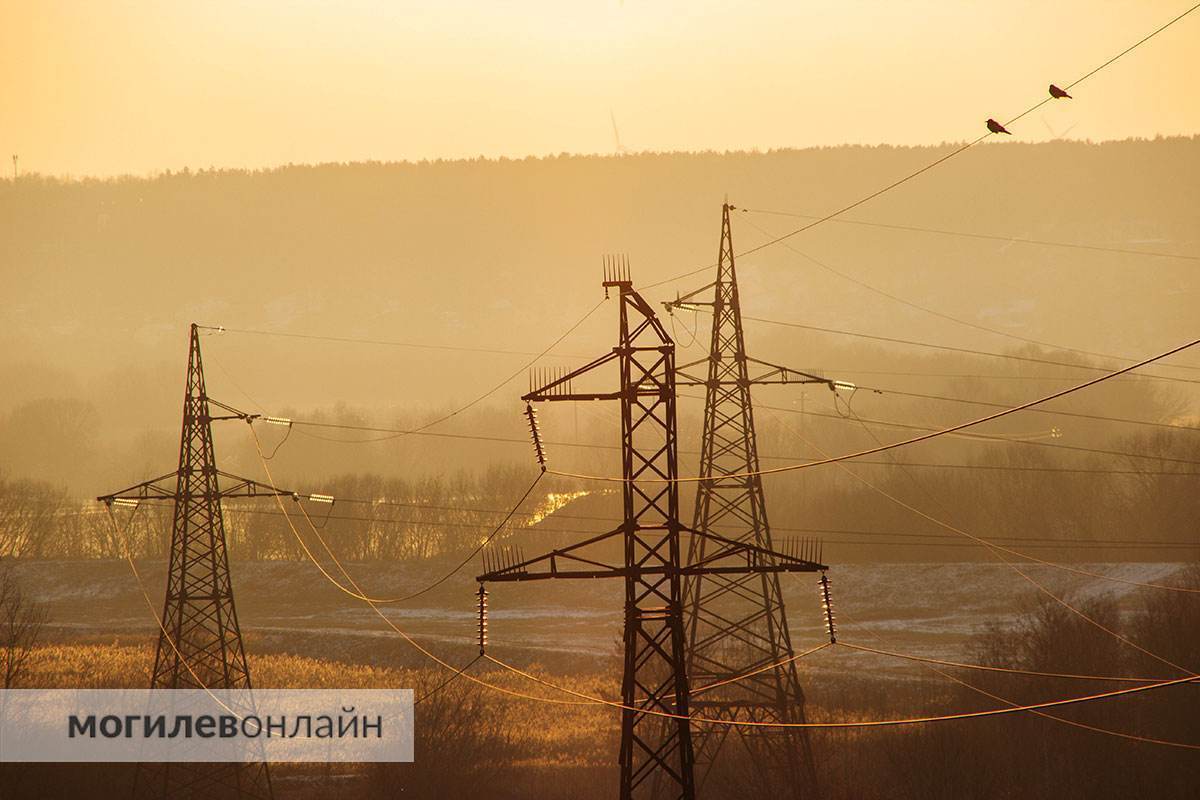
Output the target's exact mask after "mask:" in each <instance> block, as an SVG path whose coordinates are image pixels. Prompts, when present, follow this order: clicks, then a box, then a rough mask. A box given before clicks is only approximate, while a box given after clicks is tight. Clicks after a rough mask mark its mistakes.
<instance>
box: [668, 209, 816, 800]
mask: <svg viewBox="0 0 1200 800" xmlns="http://www.w3.org/2000/svg"><path fill="white" fill-rule="evenodd" d="M731 208H732V207H731V206H730V205H729V204H728V203H725V204H724V205H723V206H722V210H721V246H720V254H719V256H718V259H717V278H716V280H715V281H714V282H713V283H711V284H708V285H707V286H704V287H701V288H700V289H697V290H696V291H694V292H691V293H689V294H687V295H685V296H682V297H679V298H678V299H676V300H674V301H672V302H669V303H666V304H665V305H666V307H667V309H668V311H673V310H674V309H675V308H692V307H697V306H709V307H711V311H712V315H713V322H712V340H711V344H710V345H709V352H708V356H707V357H705V358H704V359H701V360H698V361H695V362H693V363H691V364H684V365H682V366H681V367H679V375H678V378H677V380H676V383H677V385H679V386H703V387H705V390H706V394H705V403H704V435H703V439H702V444H701V455H700V473H699V474H700V477H701V478H703V480H701V481H700V482H699V484H698V485H697V489H696V507H695V514H694V516H693V522H692V525H693V527H694V528H695V529H696V530H702V531H714V532H717V533H720V534H722V535H724V536H726V537H728V538H729V539H732V540H734V541H738V542H746V543H749V544H753V545H755V546H756V547H761V548H763V549H765V550H772V549H773V548H774V545H773V543H772V540H771V528H770V525H769V524H768V522H767V509H766V503H765V501H764V498H763V486H762V477H761V476H760V475H758V474H755V473H757V472H758V469H759V461H758V445H757V443H756V440H755V432H754V408H753V404H752V402H751V397H750V387H751V386H752V385H764V384H783V383H824V384H827V385H829V386H830V388H833V383H832V382H831V381H829V380H826V379H825V378H823V377H820V376H817V375H813V374H810V373H807V372H803V371H800V370H794V369H789V368H787V367H782V366H779V365H777V364H770V363H767V362H765V361H759V360H758V359H754V358H750V357H749V356H747V355H746V341H745V336H744V334H743V331H742V311H741V304H740V301H739V297H738V283H737V272H736V269H735V266H734V256H733V235H732V231H731V229H730V224H729V212H730V209H731ZM710 290H711V295H708V292H709V291H710ZM706 296H711V297H712V300H702V299H699V298H702V297H706ZM705 366H706V367H707V372H706V374H705V375H703V376H694V375H692V374H690V373H691V371H692V370H698V369H699V368H702V367H705ZM710 547H711V542H710V540H709V539H708V538H707V537H693V538H692V540H691V549H690V551H689V553H688V561H689V562H690V563H699V562H703V561H704V560H705V558H706V557H707V555H708V550H709V548H710ZM684 598H685V602H686V605H687V610H688V616H687V663H688V672H689V674H690V676H691V678H692V680H693V681H701V682H705V683H720V682H722V681H727V680H728V679H729V678H732V677H734V676H737V675H744V674H746V673H747V672H752V671H754V670H759V669H761V668H763V667H766V666H767V665H770V664H780V666H777V667H775V668H774V669H766V670H764V671H762V672H759V673H757V674H755V675H754V676H753V677H751V678H748V679H746V680H742V681H737V682H731V683H728V684H725V685H722V686H721V687H720V688H719V689H718V690H716V691H714V692H712V693H710V694H708V695H706V696H705V697H704V698H702V699H700V698H698V699H696V700H695V701H694V702H693V704H692V707H693V708H695V709H697V710H702V711H703V712H704V714H705V715H706V716H709V717H716V718H720V719H729V720H753V721H759V722H803V721H805V714H804V692H803V690H802V689H801V688H800V680H799V676H798V674H797V669H796V663H795V661H787V659H788V658H789V657H790V656H792V655H793V650H792V642H791V636H790V634H789V632H788V623H787V614H786V612H785V610H784V603H783V594H782V592H781V591H780V587H779V576H778V575H777V574H775V573H771V572H763V573H757V574H754V573H741V574H738V573H723V574H715V575H707V574H699V575H690V576H688V578H687V580H686V582H685V585H684ZM783 662H786V663H783ZM729 734H730V729H729V727H728V726H726V727H723V728H719V727H718V726H704V727H702V728H700V729H699V730H697V732H696V734H695V736H694V747H695V754H696V767H697V774H698V781H699V788H701V789H702V788H703V787H704V785H705V783H706V779H707V778H709V777H710V776H714V777H715V775H714V767H715V766H717V765H718V764H719V761H718V753H719V752H720V751H721V749H722V746H723V744H724V743H725V742H726V740H727V739H728V737H729ZM735 736H736V737H737V738H738V739H739V740H740V741H741V743H742V744H743V745H744V747H745V751H746V753H747V754H748V756H749V758H750V760H751V763H752V764H753V765H754V769H752V770H748V771H746V770H743V771H742V772H739V773H737V774H732V775H731V774H728V773H726V775H725V777H726V780H730V781H736V782H738V784H739V785H741V786H743V787H745V785H746V781H747V780H749V781H751V782H752V783H756V784H758V785H757V786H755V787H754V788H755V789H756V791H755V793H756V794H762V795H763V796H768V795H769V796H780V795H782V796H790V797H792V798H797V799H798V798H802V797H804V798H810V797H812V796H814V795H815V794H816V793H817V786H816V771H815V769H814V766H813V756H812V750H811V748H810V746H809V741H808V735H807V733H806V732H805V730H804V729H803V728H770V727H737V729H736V734H735ZM764 766H766V767H769V769H764ZM718 772H719V771H718Z"/></svg>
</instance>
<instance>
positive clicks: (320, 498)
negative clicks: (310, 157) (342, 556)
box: [250, 427, 546, 605]
mask: <svg viewBox="0 0 1200 800" xmlns="http://www.w3.org/2000/svg"><path fill="white" fill-rule="evenodd" d="M250 433H251V435H252V436H253V437H254V446H255V448H256V449H257V450H258V455H259V459H260V460H261V461H262V465H263V470H264V471H265V472H266V474H267V477H268V478H269V479H270V480H274V478H272V477H271V469H270V467H269V466H268V465H267V462H266V459H265V458H263V451H262V442H260V441H259V438H258V434H257V433H255V431H254V428H253V427H251V428H250ZM545 474H546V473H545V472H539V473H538V475H537V477H536V478H534V480H533V483H531V484H529V488H528V489H526V490H525V493H524V494H522V495H521V498H520V499H519V500H518V501H517V502H516V504H515V505H514V506H513V507H512V509H510V510H509V512H508V514H507V515H506V516H505V517H504V519H502V520H501V521H500V524H498V525H497V526H496V527H495V529H494V530H492V532H491V533H489V534H488V535H487V536H486V537H485V538H484V539H483V541H482V542H480V543H479V544H478V545H477V546H476V547H475V549H474V550H472V551H471V553H470V554H469V555H468V556H467V557H466V558H464V559H463V560H462V561H460V562H459V563H458V565H457V566H455V567H454V568H453V569H452V570H450V571H449V572H447V573H445V574H444V575H442V576H441V577H440V578H438V579H437V580H435V581H434V582H433V583H430V584H429V585H427V586H425V587H424V588H422V589H419V590H418V591H415V592H412V593H411V594H406V595H403V596H401V597H369V596H367V595H365V594H362V593H361V590H359V589H358V584H357V583H356V582H355V581H354V579H353V578H351V577H350V575H349V574H348V573H347V572H346V570H345V569H344V568H343V567H342V565H341V562H340V561H339V560H338V558H337V556H336V555H334V553H333V551H332V550H331V549H330V547H329V545H328V544H326V542H325V540H324V538H322V537H321V536H320V534H319V531H320V528H318V527H317V526H316V524H315V523H313V521H312V517H311V516H309V513H308V511H307V509H305V508H304V504H303V503H301V502H299V497H298V496H293V499H295V500H296V506H297V507H298V508H299V509H300V513H301V514H303V515H304V518H305V519H306V520H308V523H309V525H310V526H311V527H312V529H313V531H314V532H318V533H317V540H318V541H319V542H320V543H321V545H322V547H323V548H324V550H325V552H326V553H327V554H328V555H329V557H330V559H331V560H332V561H333V563H334V564H336V565H337V566H338V569H339V570H341V572H342V574H343V575H344V576H345V577H346V579H347V580H348V581H349V583H350V585H351V586H353V587H354V590H351V589H349V588H347V587H346V586H345V585H343V584H342V583H340V582H339V581H337V579H335V578H334V577H333V576H332V575H330V574H329V573H328V572H325V570H324V568H322V572H325V575H326V577H328V578H329V579H330V580H331V581H333V582H334V584H335V585H336V586H337V587H338V588H339V589H341V590H342V591H343V592H345V593H346V594H349V595H350V596H351V597H354V598H356V599H358V600H362V601H363V602H366V603H371V604H372V605H390V604H392V603H403V602H405V601H406V600H412V599H413V598H416V597H420V596H421V595H423V594H425V593H426V592H429V591H431V590H432V589H434V588H436V587H438V586H440V585H441V584H443V583H445V582H446V581H447V580H449V579H450V578H451V577H452V576H454V575H456V574H457V573H458V572H459V571H460V570H461V569H462V568H463V567H465V566H466V565H467V564H469V563H470V562H471V560H472V559H474V558H475V556H477V555H479V553H480V551H482V550H483V548H484V547H485V546H487V544H488V543H490V542H491V541H492V539H494V538H496V536H498V535H499V534H500V532H501V531H503V530H504V528H505V526H506V525H507V524H508V521H509V520H511V519H512V518H513V515H514V514H516V513H517V511H518V510H519V509H520V507H521V505H522V504H524V502H525V500H526V499H527V498H528V497H529V495H530V494H532V493H533V490H534V488H536V487H537V485H538V483H539V482H541V480H542V478H543V477H544V475H545ZM272 485H274V484H272ZM326 498H327V499H326ZM308 499H309V500H315V501H316V502H328V503H330V505H331V506H332V503H333V498H332V497H330V496H329V495H310V496H309V498H308ZM275 500H276V502H277V503H278V504H279V508H280V510H281V511H283V512H284V517H285V518H286V519H287V520H288V525H289V527H291V517H290V515H288V514H287V510H286V509H285V508H284V506H283V501H282V500H281V499H280V498H279V496H278V495H275ZM292 530H293V532H294V533H296V535H297V540H298V541H299V542H300V545H301V547H302V548H303V549H304V552H305V553H306V554H307V555H308V556H309V558H310V560H312V561H313V562H314V563H317V562H316V559H314V558H313V556H312V551H311V550H309V548H308V546H307V545H306V544H305V543H304V540H303V538H301V537H300V536H299V532H298V531H296V530H295V528H292ZM318 566H320V564H318Z"/></svg>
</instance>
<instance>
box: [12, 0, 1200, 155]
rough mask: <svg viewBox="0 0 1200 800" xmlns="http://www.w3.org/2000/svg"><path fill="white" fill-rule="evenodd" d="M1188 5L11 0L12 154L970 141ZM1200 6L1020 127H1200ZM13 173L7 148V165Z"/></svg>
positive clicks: (1171, 1)
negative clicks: (1199, 79) (1199, 81)
mask: <svg viewBox="0 0 1200 800" xmlns="http://www.w3.org/2000/svg"><path fill="white" fill-rule="evenodd" d="M1189 4H1190V0H1136V1H1135V2H1126V1H1124V0H1121V1H1116V0H1114V1H1111V2H1105V1H1103V0H1056V2H1051V3H1046V2H1005V3H996V2H977V1H976V0H956V2H946V0H940V1H931V0H911V1H910V2H895V0H889V1H887V2H883V1H876V0H836V1H834V0H830V1H829V2H813V1H812V0H809V1H808V2H795V0H762V1H760V2H745V3H729V2H710V0H688V2H648V1H645V0H624V2H620V1H619V0H605V1H604V2H583V1H581V2H569V3H563V2H550V1H546V2H542V1H541V0H538V1H531V2H466V1H465V0H442V1H441V2H436V3H406V2H382V0H379V1H377V2H369V1H368V0H287V1H286V2H285V0H249V1H247V0H242V1H241V2H233V1H231V0H213V1H212V2H206V3H191V2H183V1H182V0H171V1H169V2H162V0H99V1H98V2H84V1H83V0H39V2H36V3H33V2H28V0H0V154H4V162H8V155H9V154H13V153H16V154H19V156H20V162H19V165H20V168H21V169H22V170H23V171H25V170H29V171H36V172H41V173H44V174H54V175H72V176H77V177H78V176H86V175H97V176H107V175H115V174H125V173H131V174H138V175H143V174H153V173H155V172H158V171H162V170H166V169H180V168H183V167H185V166H187V167H190V168H193V169H197V168H203V167H210V166H216V167H249V168H257V167H269V166H275V165H279V164H286V163H289V162H292V163H313V162H329V161H364V160H383V161H394V160H421V159H436V158H473V157H476V156H486V157H499V156H508V157H523V156H527V155H535V156H539V155H547V154H553V153H560V152H574V153H611V152H614V151H615V150H616V137H615V135H614V130H613V127H614V125H613V123H614V121H615V123H616V126H617V128H618V129H619V136H620V142H621V144H622V146H623V147H624V148H625V149H627V150H629V151H640V150H659V151H662V150H705V149H715V150H745V149H755V148H758V149H769V148H781V147H808V146H819V145H837V144H843V143H856V144H879V143H887V144H898V145H911V144H930V143H939V142H943V141H962V140H967V139H971V138H974V137H975V136H976V135H978V134H979V133H981V132H982V131H983V121H984V120H985V119H986V118H988V117H996V118H999V119H1008V118H1011V117H1013V116H1015V115H1016V114H1018V113H1020V112H1021V111H1023V110H1025V109H1026V108H1028V107H1029V106H1030V105H1032V104H1033V103H1035V102H1036V101H1038V100H1039V99H1041V98H1042V97H1044V96H1045V92H1046V86H1047V85H1048V84H1049V83H1051V82H1055V83H1059V84H1060V85H1063V84H1066V83H1070V82H1071V81H1073V80H1075V79H1076V78H1078V77H1079V76H1081V75H1083V74H1084V73H1086V72H1088V71H1089V70H1091V69H1092V68H1093V67H1095V66H1098V65H1099V64H1101V63H1102V62H1104V61H1105V60H1107V59H1108V58H1110V57H1111V56H1113V55H1115V54H1116V53H1118V52H1120V51H1121V50H1123V49H1124V48H1125V47H1127V46H1128V45H1130V44H1132V43H1133V42H1135V41H1137V40H1138V39H1140V38H1141V37H1142V36H1144V35H1145V34H1147V33H1149V32H1150V31H1152V30H1154V29H1155V28H1157V27H1158V26H1159V25H1161V24H1163V23H1164V22H1166V21H1167V20H1169V19H1171V18H1172V17H1174V16H1175V15H1177V14H1178V13H1180V12H1181V11H1183V10H1184V9H1185V8H1186V7H1187V6H1188V5H1189ZM1198 74H1200V12H1197V13H1196V14H1194V15H1192V16H1190V17H1188V18H1187V19H1185V20H1182V21H1181V22H1179V23H1178V24H1177V25H1175V26H1173V27H1172V28H1171V29H1169V30H1167V31H1166V32H1164V33H1163V34H1161V35H1160V36H1158V37H1156V38H1155V39H1154V40H1153V41H1152V42H1150V43H1148V44H1147V45H1145V46H1144V47H1142V48H1140V49H1138V50H1136V51H1134V52H1133V53H1131V54H1129V55H1128V56H1126V57H1124V58H1123V59H1121V60H1120V61H1118V62H1117V63H1116V64H1114V65H1113V66H1111V67H1109V68H1108V69H1106V70H1104V71H1103V72H1101V73H1100V74H1098V75H1097V76H1095V77H1094V78H1091V79H1089V80H1088V81H1087V82H1085V83H1084V84H1082V85H1081V86H1079V87H1078V90H1077V91H1075V92H1073V94H1075V100H1073V101H1071V102H1069V103H1067V102H1065V101H1064V102H1060V103H1055V104H1053V105H1050V106H1046V107H1044V108H1043V109H1042V110H1040V111H1039V112H1037V113H1035V114H1033V115H1030V116H1029V117H1027V118H1025V119H1024V120H1022V121H1021V123H1020V124H1019V125H1018V126H1017V127H1015V128H1014V131H1013V133H1014V138H1018V139H1022V140H1026V141H1043V140H1046V139H1052V138H1056V137H1068V138H1079V139H1091V140H1096V141H1100V140H1108V139H1122V138H1126V137H1138V136H1140V137H1152V136H1156V135H1160V134H1161V135H1172V134H1194V133H1197V132H1200V102H1197V95H1196V84H1195V77H1196V75H1198ZM4 166H5V167H6V168H8V167H9V166H10V165H9V164H8V163H4Z"/></svg>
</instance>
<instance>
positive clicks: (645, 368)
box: [478, 261, 824, 800]
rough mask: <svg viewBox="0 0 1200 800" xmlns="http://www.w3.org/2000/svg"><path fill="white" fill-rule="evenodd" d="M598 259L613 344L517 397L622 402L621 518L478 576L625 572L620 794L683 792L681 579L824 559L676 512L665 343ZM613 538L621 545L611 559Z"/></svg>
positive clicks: (787, 568) (686, 797)
mask: <svg viewBox="0 0 1200 800" xmlns="http://www.w3.org/2000/svg"><path fill="white" fill-rule="evenodd" d="M606 267H607V270H606V274H605V281H604V287H605V291H606V292H607V291H608V290H610V289H615V290H616V291H617V292H618V296H619V300H620V328H619V335H618V343H617V346H616V347H614V348H613V349H612V351H611V352H609V353H607V354H605V355H603V356H600V357H599V358H597V359H595V360H594V361H592V362H591V363H589V364H587V365H586V366H584V367H581V368H580V369H577V370H575V371H573V372H570V373H568V374H566V375H561V376H559V377H558V378H556V379H555V380H552V381H550V382H549V383H547V384H546V385H544V386H540V387H538V388H535V389H534V390H533V391H531V392H529V393H528V394H527V395H525V397H524V398H523V399H524V400H526V401H527V402H538V401H555V400H615V401H618V402H619V403H620V409H621V477H622V487H623V489H622V509H623V520H622V522H621V524H620V526H619V527H617V528H615V529H614V530H611V531H608V532H607V533H602V534H600V535H598V536H594V537H592V538H590V539H587V540H585V541H582V542H579V543H578V544H574V545H570V546H568V547H564V548H561V549H558V550H554V551H552V552H550V553H548V554H546V555H543V556H539V557H537V558H533V559H530V560H522V559H521V558H520V557H519V556H518V557H517V558H516V559H512V558H508V557H504V558H502V559H489V560H488V562H487V568H488V572H486V573H484V574H483V575H480V576H479V577H478V580H479V582H480V583H484V582H497V581H529V580H543V579H572V578H574V579H594V578H620V579H623V581H624V584H625V623H624V672H623V675H622V680H621V704H622V706H623V709H622V712H621V749H620V754H619V759H618V760H619V765H620V797H621V799H622V800H631V798H673V799H674V798H682V799H683V800H692V798H694V797H695V796H696V785H695V770H694V756H693V746H692V737H693V736H694V735H695V734H694V732H693V731H692V729H691V724H690V721H689V719H688V717H689V714H690V711H689V709H690V708H691V697H692V696H693V695H692V691H693V688H692V686H691V684H690V683H689V675H688V672H687V664H686V662H685V648H684V613H683V612H684V603H683V581H684V580H685V579H686V578H688V576H695V575H702V574H703V575H709V574H720V573H729V574H747V575H757V574H760V573H763V572H772V573H775V572H815V571H818V570H823V569H824V565H821V564H818V563H816V562H814V561H811V560H807V559H803V558H800V557H798V556H795V555H789V554H784V553H776V552H770V551H767V550H764V549H763V548H762V547H759V546H757V545H755V544H753V543H749V542H735V541H732V540H730V539H727V538H724V537H721V536H718V535H715V534H713V533H711V532H709V531H706V530H704V529H690V528H688V527H687V526H685V525H683V524H682V523H681V522H680V519H679V482H678V478H679V470H678V435H677V425H676V409H675V401H676V394H675V375H676V370H675V344H674V342H672V341H671V338H670V336H669V335H668V334H667V332H666V330H665V329H664V328H663V326H662V323H661V322H660V321H659V319H658V318H657V316H655V314H654V311H653V309H652V308H651V307H650V305H649V304H648V303H647V302H646V301H645V300H644V299H643V298H642V297H641V295H639V294H638V293H637V292H636V291H634V289H633V284H632V281H631V280H630V278H629V273H628V268H627V265H626V264H625V262H624V261H617V262H611V261H610V262H606ZM607 365H611V366H615V367H616V372H617V374H618V380H619V384H618V386H617V387H616V388H615V389H614V388H611V387H609V388H606V389H602V390H599V391H583V392H579V391H576V390H575V389H574V386H573V384H574V381H576V380H577V379H581V378H583V377H584V376H586V375H589V374H591V373H594V372H596V371H598V370H600V369H601V368H603V367H605V366H607ZM684 535H687V536H690V537H691V538H692V539H696V538H704V539H706V540H708V546H707V548H706V556H705V558H704V559H703V561H696V560H693V559H687V560H684V559H683V557H682V547H683V545H682V538H683V536H684ZM618 546H619V550H620V552H621V554H622V557H621V559H620V561H619V562H617V563H613V560H614V559H613V556H614V551H617V550H618ZM693 549H694V548H693ZM497 562H502V563H497ZM703 690H704V687H699V688H698V689H696V690H695V691H698V692H699V691H703Z"/></svg>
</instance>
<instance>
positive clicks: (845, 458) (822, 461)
mask: <svg viewBox="0 0 1200 800" xmlns="http://www.w3.org/2000/svg"><path fill="white" fill-rule="evenodd" d="M1197 344H1200V339H1193V340H1192V341H1190V342H1187V343H1186V344H1182V345H1179V346H1177V347H1173V348H1171V349H1170V350H1167V351H1166V352H1164V353H1159V354H1158V355H1155V356H1151V357H1149V358H1146V359H1143V360H1142V361H1139V362H1137V363H1136V364H1130V365H1129V366H1127V367H1122V368H1121V369H1119V370H1116V371H1114V372H1109V373H1106V374H1104V375H1099V376H1097V377H1095V378H1092V379H1091V380H1088V381H1084V382H1083V383H1080V384H1077V385H1075V386H1071V387H1068V388H1066V389H1060V390H1059V391H1057V392H1054V393H1053V394H1049V395H1046V396H1045V397H1039V398H1037V399H1035V400H1030V401H1027V402H1025V403H1021V404H1020V405H1016V406H1013V407H1011V408H1006V409H1004V410H1002V411H997V412H995V413H992V414H988V415H986V416H983V417H979V418H978V419H974V420H968V421H967V422H961V423H959V424H957V425H952V426H950V427H948V428H942V429H940V430H936V431H932V432H930V433H925V434H922V435H921V436H914V437H912V438H911V439H905V440H903V441H900V442H892V443H891V444H886V445H880V446H878V447H873V448H868V449H866V450H860V451H858V452H855V453H847V454H846V455H841V456H832V457H829V458H823V459H818V460H816V461H808V462H806V463H802V464H790V465H788V466H783V467H772V468H770V469H759V470H755V471H753V472H752V473H741V474H729V475H724V476H722V477H723V478H743V477H750V476H752V475H774V474H777V473H781V472H792V471H795V470H801V469H809V468H811V467H818V466H822V465H824V464H833V463H840V462H842V461H849V460H851V459H855V458H859V457H861V456H868V455H874V454H875V453H882V452H885V451H888V450H895V449H897V448H900V447H907V446H909V445H912V444H916V443H918V442H924V441H928V440H930V439H935V438H937V437H939V436H945V435H947V434H951V433H956V432H958V431H961V430H965V429H967V428H971V427H974V426H976V425H981V424H983V423H986V422H991V421H993V420H997V419H1000V418H1002V417H1006V416H1008V415H1010V414H1015V413H1017V412H1018V411H1024V410H1026V409H1029V408H1032V407H1034V406H1037V405H1040V404H1042V403H1047V402H1050V401H1051V400H1057V399H1058V398H1060V397H1065V396H1067V395H1069V394H1072V393H1074V392H1078V391H1080V390H1082V389H1087V388H1089V387H1091V386H1096V385H1097V384H1100V383H1103V382H1104V381H1107V380H1111V379H1112V378H1115V377H1117V376H1118V375H1123V374H1124V373H1127V372H1131V371H1133V370H1135V369H1138V368H1139V367H1142V366H1145V365H1146V364H1152V363H1154V362H1155V361H1158V360H1159V359H1163V358H1167V357H1169V356H1172V355H1174V354H1176V353H1179V352H1182V351H1184V350H1187V349H1188V348H1190V347H1194V346H1196V345H1197ZM1145 457H1146V458H1157V459H1159V460H1162V461H1177V460H1178V459H1173V458H1167V457H1165V456H1145ZM547 472H550V473H551V474H554V475H559V476H562V477H566V478H577V479H580V480H595V481H604V482H616V483H623V482H625V480H626V479H625V478H623V477H621V478H618V477H614V476H607V475H582V474H577V473H569V472H561V471H557V470H547ZM640 480H641V482H643V483H665V482H669V481H672V480H673V481H676V482H681V483H692V482H696V481H700V480H704V479H703V478H700V477H698V476H689V477H684V478H643V479H640Z"/></svg>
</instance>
